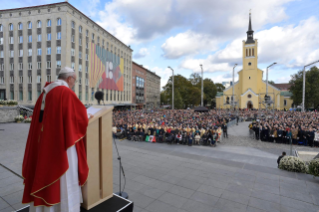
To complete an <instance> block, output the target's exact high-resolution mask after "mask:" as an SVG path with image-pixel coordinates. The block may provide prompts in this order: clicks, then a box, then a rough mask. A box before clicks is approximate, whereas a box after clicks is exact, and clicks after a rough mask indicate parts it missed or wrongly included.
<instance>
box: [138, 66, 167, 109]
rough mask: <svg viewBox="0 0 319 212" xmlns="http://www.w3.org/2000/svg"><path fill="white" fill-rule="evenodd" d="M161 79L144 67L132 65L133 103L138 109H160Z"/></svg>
mask: <svg viewBox="0 0 319 212" xmlns="http://www.w3.org/2000/svg"><path fill="white" fill-rule="evenodd" d="M160 86H161V77H159V76H158V75H156V74H155V73H154V72H152V71H150V70H148V69H147V68H145V67H144V66H143V65H140V64H137V63H135V62H134V61H133V63H132V103H133V104H136V107H137V108H148V109H153V108H159V107H160Z"/></svg>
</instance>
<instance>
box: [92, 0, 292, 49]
mask: <svg viewBox="0 0 319 212" xmlns="http://www.w3.org/2000/svg"><path fill="white" fill-rule="evenodd" d="M93 1H98V0H93ZM290 1H293V0H267V1H259V0H237V1H233V0H223V1H217V0H199V1H193V0H161V1H149V0H113V1H112V2H108V3H106V4H105V8H104V10H102V11H100V12H99V13H98V14H99V20H100V21H98V23H99V24H100V25H102V26H103V27H104V28H106V29H107V30H109V31H110V32H111V33H113V34H114V35H115V36H117V37H119V39H121V40H123V41H124V42H125V43H127V44H132V43H137V42H141V41H149V40H152V39H154V38H156V37H157V36H159V35H163V34H166V33H167V32H169V31H170V30H172V29H176V28H180V27H187V28H188V29H189V30H191V31H193V32H196V34H201V35H202V36H203V35H205V34H209V35H212V37H214V38H215V39H216V40H218V41H219V42H220V41H225V40H229V39H234V37H236V35H237V34H238V33H240V32H242V31H243V29H247V26H248V21H247V20H248V10H249V9H251V8H252V9H253V14H254V11H256V15H255V16H253V26H254V29H255V30H256V29H259V28H261V27H262V26H264V25H265V24H268V23H276V22H280V21H282V20H284V19H286V18H287V15H286V14H285V9H284V4H286V3H287V2H290ZM188 40H189V41H192V39H188Z"/></svg>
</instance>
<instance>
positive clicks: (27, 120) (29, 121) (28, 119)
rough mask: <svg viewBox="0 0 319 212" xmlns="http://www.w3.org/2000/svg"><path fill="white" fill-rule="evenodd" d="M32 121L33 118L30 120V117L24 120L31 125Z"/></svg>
mask: <svg viewBox="0 0 319 212" xmlns="http://www.w3.org/2000/svg"><path fill="white" fill-rule="evenodd" d="M31 121H32V118H30V117H29V118H26V119H25V120H24V122H25V123H31Z"/></svg>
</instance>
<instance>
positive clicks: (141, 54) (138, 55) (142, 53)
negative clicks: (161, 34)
mask: <svg viewBox="0 0 319 212" xmlns="http://www.w3.org/2000/svg"><path fill="white" fill-rule="evenodd" d="M148 54H149V52H148V50H147V48H141V49H140V50H139V51H138V52H137V53H135V54H134V58H135V59H138V58H142V57H145V56H147V55H148Z"/></svg>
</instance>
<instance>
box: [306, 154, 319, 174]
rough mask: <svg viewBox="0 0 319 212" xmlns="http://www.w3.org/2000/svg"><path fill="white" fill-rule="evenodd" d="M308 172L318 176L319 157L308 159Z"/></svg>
mask: <svg viewBox="0 0 319 212" xmlns="http://www.w3.org/2000/svg"><path fill="white" fill-rule="evenodd" d="M308 169H309V170H308V173H309V174H311V175H313V176H314V177H318V176H319V158H316V159H313V160H312V161H310V163H309V166H308Z"/></svg>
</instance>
